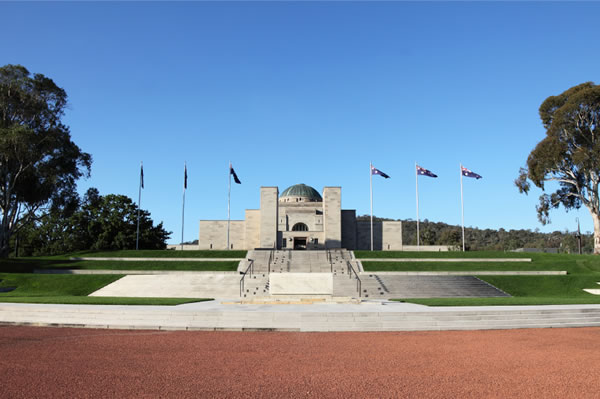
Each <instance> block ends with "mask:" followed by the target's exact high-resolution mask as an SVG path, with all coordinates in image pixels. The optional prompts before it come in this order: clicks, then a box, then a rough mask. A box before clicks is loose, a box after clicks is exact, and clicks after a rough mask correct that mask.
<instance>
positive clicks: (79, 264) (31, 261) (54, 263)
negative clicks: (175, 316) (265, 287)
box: [0, 257, 239, 273]
mask: <svg viewBox="0 0 600 399" xmlns="http://www.w3.org/2000/svg"><path fill="white" fill-rule="evenodd" d="M238 263H239V262H238V261H235V260H231V261H202V262H191V261H162V262H161V261H113V260H110V261H108V260H68V259H61V258H45V257H44V258H42V257H40V258H17V259H15V258H11V259H0V272H10V273H32V272H33V271H34V270H35V269H82V270H86V269H89V270H99V269H105V270H189V271H236V270H237V266H238Z"/></svg>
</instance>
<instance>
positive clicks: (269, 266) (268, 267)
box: [267, 250, 273, 273]
mask: <svg viewBox="0 0 600 399" xmlns="http://www.w3.org/2000/svg"><path fill="white" fill-rule="evenodd" d="M272 261H273V250H270V251H269V262H268V266H267V270H268V272H269V273H271V262H272Z"/></svg>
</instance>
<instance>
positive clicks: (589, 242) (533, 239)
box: [356, 215, 594, 253]
mask: <svg viewBox="0 0 600 399" xmlns="http://www.w3.org/2000/svg"><path fill="white" fill-rule="evenodd" d="M356 219H357V220H361V221H369V220H370V219H371V217H370V216H369V215H361V216H358V217H357V218H356ZM373 220H378V221H379V220H394V219H387V218H379V217H375V216H373ZM401 221H402V242H403V243H404V244H405V245H416V244H417V222H416V221H414V220H411V219H408V220H401ZM419 230H420V236H421V244H423V245H461V246H462V236H461V227H460V226H455V225H450V224H446V223H443V222H431V221H429V220H427V219H425V220H422V221H421V222H420V223H419ZM581 241H582V242H581V245H582V250H583V252H584V253H592V251H593V248H594V240H593V236H592V235H591V234H582V236H581ZM465 243H466V247H467V249H468V250H472V251H480V250H495V251H510V250H514V249H517V248H558V250H559V252H563V253H577V238H576V232H561V231H554V232H552V233H541V232H539V231H537V229H536V231H532V230H504V229H502V228H501V229H499V230H494V229H479V228H476V227H465Z"/></svg>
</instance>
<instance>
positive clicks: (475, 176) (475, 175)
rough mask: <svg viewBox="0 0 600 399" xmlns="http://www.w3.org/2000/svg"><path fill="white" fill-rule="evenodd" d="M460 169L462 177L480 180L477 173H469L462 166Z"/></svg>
mask: <svg viewBox="0 0 600 399" xmlns="http://www.w3.org/2000/svg"><path fill="white" fill-rule="evenodd" d="M460 169H461V172H462V175H463V176H466V177H474V178H475V179H481V176H480V175H478V174H477V173H474V172H471V171H470V170H469V169H467V168H465V167H464V166H461V167H460Z"/></svg>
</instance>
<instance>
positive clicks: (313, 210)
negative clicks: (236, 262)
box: [198, 184, 402, 250]
mask: <svg viewBox="0 0 600 399" xmlns="http://www.w3.org/2000/svg"><path fill="white" fill-rule="evenodd" d="M341 206H342V189H341V187H324V188H323V195H321V194H320V193H319V192H318V191H317V190H315V189H314V188H312V187H310V186H307V185H305V184H296V185H294V186H291V187H289V188H287V189H286V190H284V191H283V192H282V193H281V195H279V189H278V188H277V187H261V188H260V209H246V218H245V220H231V221H230V228H229V247H230V248H229V249H245V250H251V249H255V248H276V249H328V248H346V249H370V247H371V225H370V222H368V221H366V222H365V221H357V220H356V211H355V210H354V209H341ZM198 249H227V220H201V221H200V234H199V239H198ZM373 249H375V250H402V222H399V221H383V222H374V223H373Z"/></svg>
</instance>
